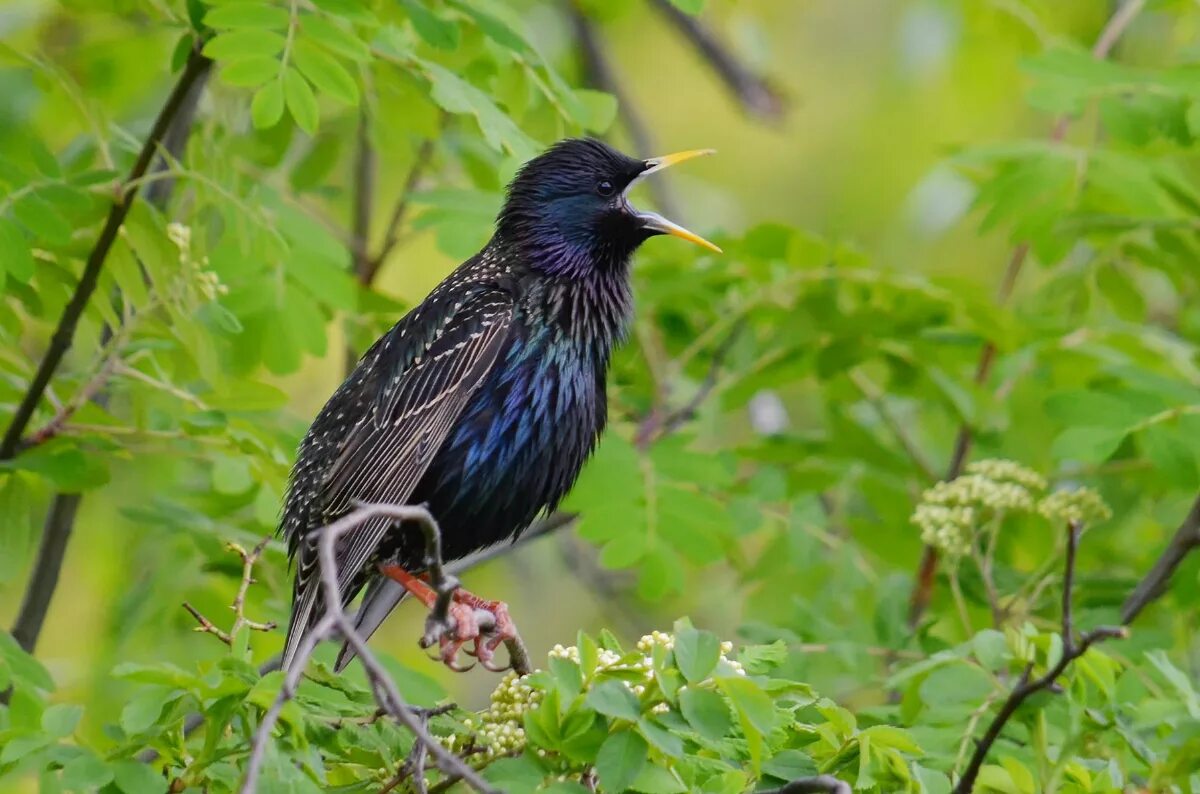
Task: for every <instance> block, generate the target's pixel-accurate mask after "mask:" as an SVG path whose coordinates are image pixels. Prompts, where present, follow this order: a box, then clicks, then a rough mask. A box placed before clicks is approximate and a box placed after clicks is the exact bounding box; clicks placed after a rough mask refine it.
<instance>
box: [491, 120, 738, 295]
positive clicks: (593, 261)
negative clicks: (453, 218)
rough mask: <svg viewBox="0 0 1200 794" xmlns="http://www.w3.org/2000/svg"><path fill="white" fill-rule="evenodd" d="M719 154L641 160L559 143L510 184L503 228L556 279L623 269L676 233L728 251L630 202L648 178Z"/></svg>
mask: <svg viewBox="0 0 1200 794" xmlns="http://www.w3.org/2000/svg"><path fill="white" fill-rule="evenodd" d="M711 152H712V150H709V149H704V150H694V151H688V152H679V153H678V154H670V155H667V156H665V157H653V158H651V159H649V160H636V159H634V158H632V157H627V156H626V155H624V154H621V153H620V152H618V151H617V150H616V149H613V148H612V147H611V146H607V145H606V144H603V143H601V142H600V141H597V140H594V139H591V138H572V139H568V140H564V141H560V142H559V143H556V144H555V145H554V146H552V147H550V148H549V149H548V150H546V151H545V152H544V153H543V154H541V155H539V156H537V157H535V158H534V159H532V160H530V161H529V162H528V163H526V164H525V165H524V166H523V167H522V168H521V170H520V171H519V172H518V173H517V175H516V177H515V178H514V179H513V181H512V182H511V183H510V184H509V186H508V197H507V200H506V201H505V203H504V208H503V209H502V210H501V211H500V217H499V219H498V221H497V229H498V232H499V234H500V235H501V237H502V238H503V239H505V240H507V241H509V242H511V243H514V244H516V245H517V246H518V247H519V248H520V249H521V252H522V254H523V255H524V257H525V258H526V260H527V261H529V262H530V263H531V264H532V265H533V266H534V267H536V268H538V269H539V270H542V271H543V272H546V273H548V274H554V275H579V276H582V275H586V274H587V273H589V272H591V271H593V270H596V269H607V268H617V267H621V266H623V265H624V263H625V262H626V261H628V259H629V255H630V254H632V253H633V251H634V249H636V248H637V247H638V246H639V245H641V244H642V243H643V242H645V241H646V240H647V239H648V238H650V237H653V236H655V235H658V234H671V235H674V236H676V237H681V238H683V239H685V240H689V241H691V242H693V243H696V244H697V245H701V246H704V247H705V248H708V249H710V250H712V251H717V252H720V250H721V249H719V248H717V247H716V246H715V245H713V244H712V243H710V242H709V241H707V240H705V239H704V238H703V237H700V236H699V235H697V234H693V233H692V232H690V231H688V230H687V229H685V228H683V227H682V226H680V225H678V224H677V223H674V222H673V221H669V220H667V219H666V218H664V217H662V216H661V215H659V214H658V213H655V212H648V211H645V210H639V209H636V208H635V207H634V206H633V205H632V204H630V203H629V198H628V194H629V191H630V189H631V188H632V187H633V186H634V185H635V184H637V183H638V182H639V181H641V180H642V178H644V177H646V176H648V175H650V174H652V173H654V172H656V171H661V170H662V169H664V168H667V167H668V166H671V165H674V164H676V163H681V162H683V161H684V160H690V159H691V158H693V157H697V156H699V155H702V154H710V153H711Z"/></svg>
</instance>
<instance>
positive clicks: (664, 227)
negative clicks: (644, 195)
mask: <svg viewBox="0 0 1200 794" xmlns="http://www.w3.org/2000/svg"><path fill="white" fill-rule="evenodd" d="M706 154H716V150H715V149H691V150H689V151H686V152H676V153H675V154H668V155H664V156H662V157H652V158H650V159H649V160H646V161H645V162H646V170H644V171H642V173H640V174H638V175H637V176H636V177H635V178H634V179H633V181H632V182H630V183H629V187H627V188H626V191H627V192H628V190H629V188H632V187H633V186H634V185H635V184H637V183H638V182H640V181H641V180H642V179H643V178H644V177H646V176H649V175H650V174H653V173H654V172H656V171H661V170H663V169H664V168H670V167H671V166H673V165H676V164H678V163H682V162H684V161H685V160H691V159H692V158H694V157H701V156H703V155H706ZM636 212H637V217H638V219H639V220H641V222H642V228H643V229H648V230H650V231H652V232H655V233H657V234H669V235H671V236H673V237H679V238H682V239H684V240H687V241H688V242H690V243H695V244H696V245H699V246H702V247H704V248H707V249H708V250H710V251H715V252H716V253H718V254H719V253H721V249H720V248H718V247H717V246H715V245H713V244H712V243H710V242H709V241H708V240H705V239H704V238H703V237H701V236H700V235H698V234H696V233H695V232H692V231H688V230H687V229H685V228H683V227H682V226H680V225H679V224H678V223H675V222H674V221H669V220H667V219H666V218H664V217H663V216H661V215H659V214H658V213H657V212H644V211H641V210H636Z"/></svg>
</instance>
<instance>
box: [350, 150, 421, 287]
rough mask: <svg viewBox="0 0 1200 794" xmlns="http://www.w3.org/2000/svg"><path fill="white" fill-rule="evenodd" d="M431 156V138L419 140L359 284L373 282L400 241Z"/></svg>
mask: <svg viewBox="0 0 1200 794" xmlns="http://www.w3.org/2000/svg"><path fill="white" fill-rule="evenodd" d="M432 156H433V138H426V139H425V140H423V141H421V145H420V147H418V149H417V157H416V159H415V160H413V165H412V168H411V169H410V170H409V172H408V178H407V179H405V180H404V186H403V187H402V188H400V197H399V198H398V199H396V206H395V208H394V209H393V210H392V216H391V217H390V218H389V219H388V225H387V231H386V232H385V233H384V236H383V244H382V245H380V247H379V251H378V252H377V253H376V254H375V256H373V257H371V261H370V262H369V263H368V267H367V269H366V270H364V271H362V272H359V273H358V274H357V275H358V280H359V283H360V284H363V285H364V286H370V285H371V284H373V283H374V282H375V276H376V275H378V274H379V268H381V267H383V263H384V262H386V261H387V258H388V257H389V256H391V254H392V251H394V250H396V246H397V245H398V244H399V242H400V230H401V229H403V228H404V220H405V218H406V217H407V215H408V209H409V206H410V199H411V198H412V194H413V193H414V192H416V189H417V187H418V186H419V185H420V184H421V178H422V177H424V176H425V169H426V168H428V167H429V159H430V158H431V157H432Z"/></svg>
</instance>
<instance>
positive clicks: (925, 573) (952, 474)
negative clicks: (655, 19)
mask: <svg viewBox="0 0 1200 794" xmlns="http://www.w3.org/2000/svg"><path fill="white" fill-rule="evenodd" d="M657 1H658V2H661V1H662V0H657ZM1145 4H1146V0H1125V1H1124V2H1123V3H1122V4H1121V5H1120V6H1119V7H1118V8H1117V10H1116V12H1115V13H1114V14H1113V15H1112V17H1110V18H1109V20H1108V23H1107V24H1106V25H1105V26H1104V29H1103V30H1102V31H1101V32H1100V35H1099V37H1097V39H1096V43H1095V45H1094V46H1093V47H1092V57H1093V58H1095V59H1096V60H1104V59H1105V58H1107V57H1108V56H1109V53H1111V52H1112V48H1113V47H1114V46H1116V43H1117V41H1118V40H1119V39H1120V38H1121V35H1122V34H1123V33H1124V32H1125V30H1126V29H1127V28H1128V27H1129V25H1130V23H1132V22H1133V20H1134V19H1135V18H1136V17H1137V15H1138V14H1139V13H1140V12H1141V10H1142V8H1143V6H1145ZM1070 124H1071V119H1070V117H1068V116H1061V117H1059V119H1058V120H1057V121H1056V122H1055V123H1054V127H1053V128H1052V129H1051V131H1050V140H1051V141H1052V142H1055V143H1057V142H1059V141H1061V140H1062V139H1063V138H1064V137H1066V134H1067V128H1068V127H1070ZM1028 256H1029V243H1028V242H1022V243H1019V244H1018V245H1017V246H1016V247H1015V248H1014V249H1013V252H1012V254H1011V255H1010V256H1009V259H1008V266H1007V267H1006V268H1005V269H1004V277H1003V279H1002V280H1001V282H1000V287H999V288H998V290H997V292H996V303H997V304H998V305H1001V306H1003V305H1004V304H1005V303H1007V302H1008V299H1009V298H1010V297H1012V293H1013V289H1014V288H1015V286H1016V283H1017V277H1018V276H1020V274H1021V268H1022V267H1023V266H1024V264H1025V259H1026V258H1027V257H1028ZM995 359H996V345H995V343H994V342H992V341H991V340H988V341H987V342H985V343H984V345H983V350H981V351H980V353H979V363H978V364H976V366H975V383H976V385H983V384H984V383H986V382H987V379H988V376H989V375H990V374H991V371H992V364H993V363H994V362H995ZM973 441H974V435H973V431H972V428H971V426H970V425H969V424H968V423H966V422H963V423H962V424H961V425H959V428H958V434H957V436H956V437H955V439H954V452H953V454H951V456H950V465H949V467H948V468H947V471H946V476H945V478H944V479H945V481H946V482H949V481H950V480H953V479H955V478H956V477H958V476H959V475H960V474H962V471H963V468H964V467H965V466H966V463H967V457H968V456H969V455H970V454H971V444H972V443H973ZM937 564H938V553H937V549H935V548H933V547H932V546H928V545H927V546H925V548H924V550H923V551H922V552H921V562H920V565H919V567H918V569H917V577H916V582H915V583H914V584H913V591H912V595H911V596H910V597H909V604H908V627H909V629H915V628H916V627H917V624H918V623H920V622H921V617H922V616H923V615H924V614H925V610H926V609H927V608H928V607H929V601H930V599H931V598H932V597H933V587H934V584H935V583H936V581H937V578H936V577H937Z"/></svg>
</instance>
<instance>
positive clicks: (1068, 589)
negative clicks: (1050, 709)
mask: <svg viewBox="0 0 1200 794" xmlns="http://www.w3.org/2000/svg"><path fill="white" fill-rule="evenodd" d="M1082 530H1083V527H1082V526H1081V525H1080V524H1079V523H1078V522H1076V521H1072V522H1071V524H1070V526H1068V528H1067V560H1066V565H1065V569H1064V572H1063V595H1062V654H1061V655H1060V656H1059V658H1058V661H1057V662H1055V664H1054V665H1053V666H1052V667H1051V668H1050V669H1049V670H1047V671H1046V673H1045V674H1044V675H1042V676H1040V677H1039V678H1031V675H1032V674H1033V663H1032V662H1030V663H1029V664H1028V665H1027V666H1026V667H1025V669H1024V670H1023V671H1022V672H1021V676H1020V678H1018V679H1017V685H1016V686H1015V687H1013V689H1012V691H1011V692H1010V693H1009V695H1008V698H1007V699H1006V700H1005V701H1004V705H1002V706H1001V707H1000V711H999V712H997V714H996V717H995V718H994V719H993V720H992V723H991V724H990V725H988V728H987V731H986V732H984V734H983V738H982V739H980V740H979V742H978V743H977V744H976V745H975V752H974V753H972V755H971V760H970V761H969V762H968V763H967V768H966V769H965V770H963V775H962V777H961V778H960V779H959V781H958V784H957V785H956V786H955V787H954V794H970V792H972V791H974V789H975V780H976V779H977V778H978V777H979V771H980V769H982V768H983V764H984V761H986V760H987V756H988V753H989V752H990V751H991V749H992V746H993V745H995V743H996V741H997V740H999V738H1000V734H1001V733H1002V732H1003V731H1004V726H1005V725H1007V724H1008V721H1009V720H1010V719H1012V716H1013V715H1014V714H1016V712H1017V709H1019V708H1020V707H1021V705H1022V704H1023V703H1024V702H1025V701H1026V700H1028V699H1029V698H1030V697H1031V696H1032V695H1034V694H1036V693H1038V692H1042V691H1051V690H1053V688H1054V685H1055V682H1056V681H1057V680H1058V678H1059V676H1061V675H1062V674H1063V673H1064V672H1066V669H1067V668H1068V667H1069V666H1070V665H1071V663H1072V662H1074V661H1075V660H1076V659H1078V658H1079V657H1081V656H1083V655H1084V654H1085V653H1087V651H1088V649H1089V648H1091V647H1092V646H1093V645H1095V644H1096V643H1097V642H1102V641H1104V640H1109V639H1115V638H1123V637H1126V636H1128V630H1127V629H1125V628H1124V627H1122V626H1100V627H1098V628H1094V629H1092V630H1091V631H1088V632H1086V633H1084V634H1082V635H1080V636H1078V637H1077V636H1076V634H1075V617H1074V609H1073V607H1072V600H1073V596H1074V591H1075V560H1076V557H1077V552H1078V549H1079V535H1080V533H1081V532H1082Z"/></svg>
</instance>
